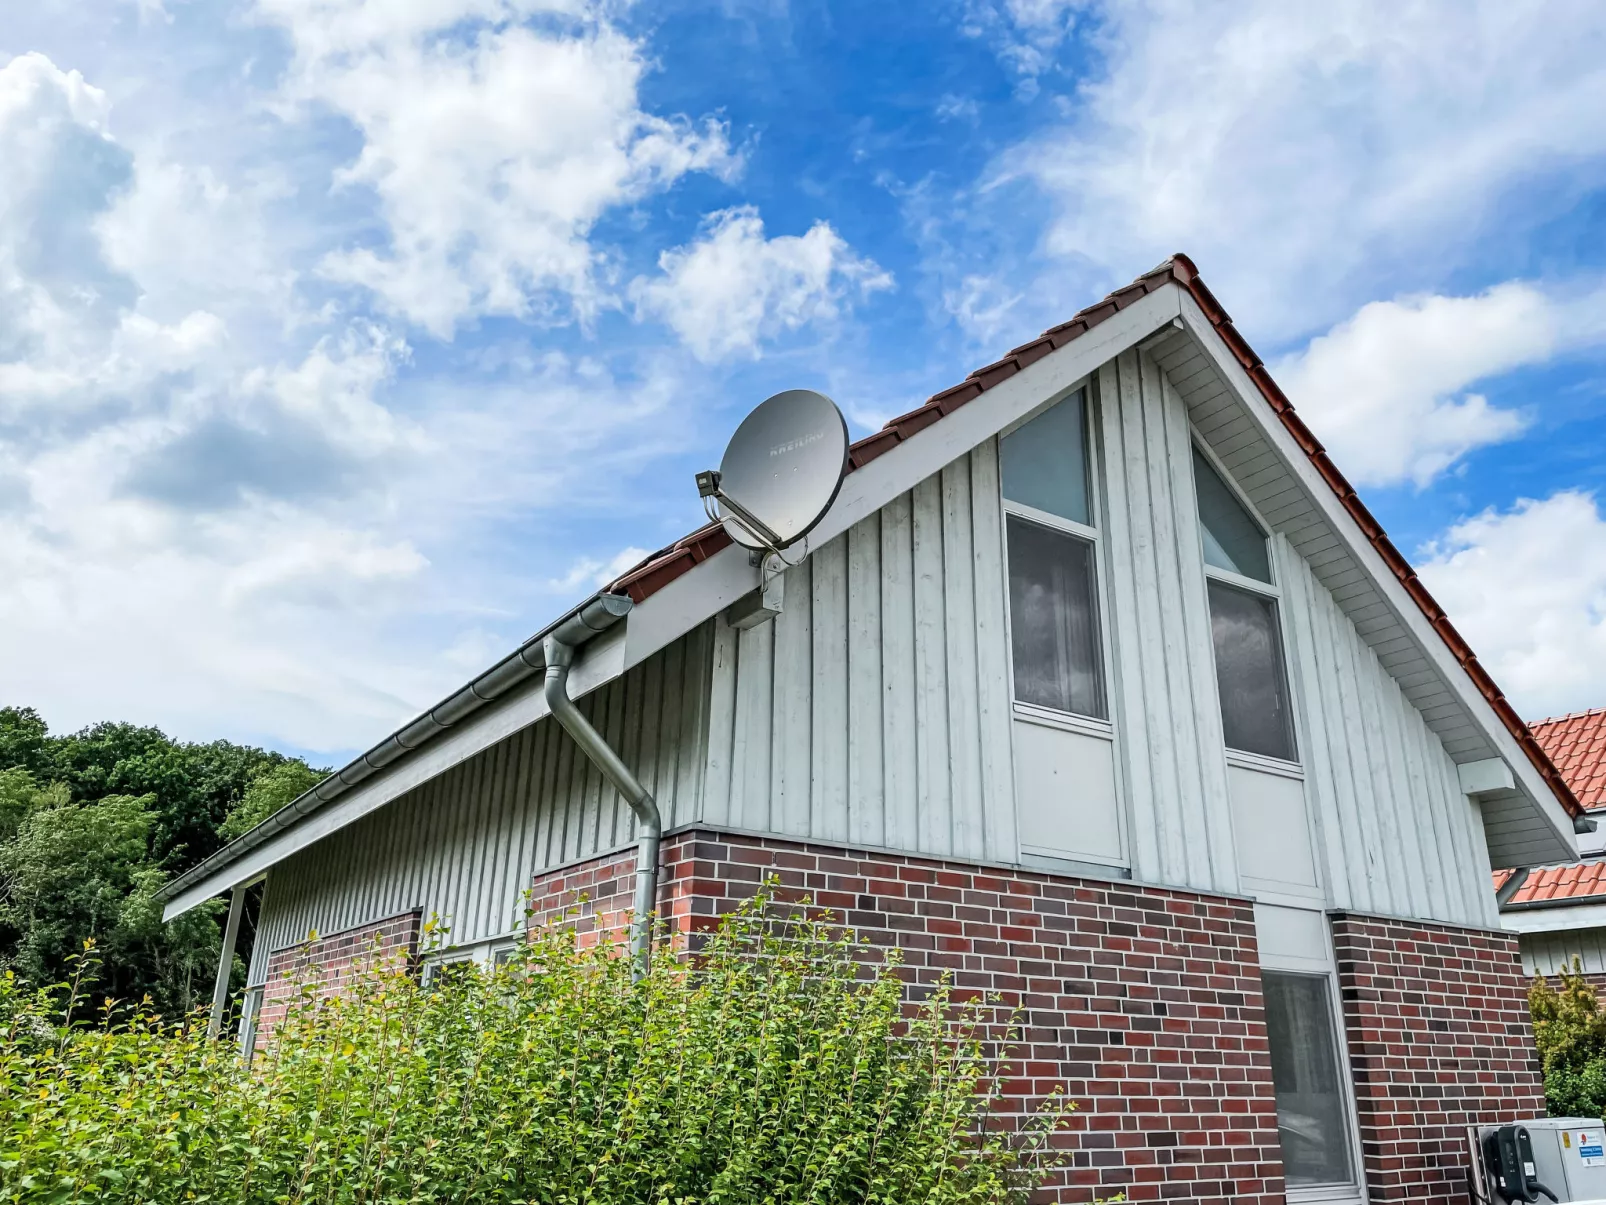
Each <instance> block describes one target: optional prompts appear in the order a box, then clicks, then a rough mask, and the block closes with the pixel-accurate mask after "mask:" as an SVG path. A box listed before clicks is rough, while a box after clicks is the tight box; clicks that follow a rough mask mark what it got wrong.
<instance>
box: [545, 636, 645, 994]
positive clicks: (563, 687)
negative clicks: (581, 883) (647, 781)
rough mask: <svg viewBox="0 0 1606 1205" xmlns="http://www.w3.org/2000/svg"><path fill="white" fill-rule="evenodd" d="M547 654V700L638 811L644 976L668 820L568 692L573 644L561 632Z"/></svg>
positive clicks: (634, 938)
mask: <svg viewBox="0 0 1606 1205" xmlns="http://www.w3.org/2000/svg"><path fill="white" fill-rule="evenodd" d="M543 649H544V651H545V654H546V686H545V693H546V704H547V707H548V708H549V709H550V710H551V712H552V718H553V719H555V720H557V722H558V723H559V724H561V725H562V726H563V730H564V731H565V732H567V733H568V734H569V735H570V736H571V737H572V738H573V739H574V743H575V744H576V745H579V746H580V751H581V752H582V753H584V754H585V755H586V757H587V758H589V759H590V761H591V764H592V765H594V766H596V767H597V769H598V770H600V771H602V773H603V775H604V776H605V777H606V778H607V779H608V781H609V782H611V783H613V785H614V786H615V787H616V788H617V789H618V791H619V794H621V795H623V796H624V797H625V802H627V803H628V804H629V805H630V810H631V811H633V812H634V813H635V814H636V821H637V823H638V825H639V826H640V837H639V843H638V845H637V848H636V900H635V912H634V915H633V916H632V917H631V923H630V959H631V962H632V964H633V966H632V971H631V973H632V974H633V975H634V976H635V977H636V978H637V979H640V978H641V977H642V976H643V975H645V974H646V973H647V969H648V967H649V966H650V965H651V960H652V913H653V908H654V907H655V906H656V904H657V900H658V841H659V838H660V837H662V836H663V820H662V819H661V818H660V816H659V815H658V804H657V803H656V802H654V800H653V797H652V795H651V794H650V793H649V792H648V791H647V788H646V787H644V786H642V785H641V782H640V780H639V779H637V778H636V776H635V775H634V774H632V773H631V772H630V769H629V767H628V766H626V765H625V763H624V762H623V761H621V760H620V758H619V755H618V754H617V753H615V752H614V750H613V746H611V745H609V744H608V742H607V741H605V740H603V738H602V734H601V733H599V732H598V731H597V730H596V729H595V728H593V727H592V726H591V721H589V720H587V719H586V718H585V716H583V715H581V714H580V709H579V708H577V707H576V706H575V705H574V700H573V699H571V698H569V667H570V665H571V664H573V662H574V645H572V644H569V643H567V642H566V641H565V640H563V638H562V636H561V634H560V633H558V632H554V633H552V634H551V635H549V636H547V637H546V639H545V641H544V642H543Z"/></svg>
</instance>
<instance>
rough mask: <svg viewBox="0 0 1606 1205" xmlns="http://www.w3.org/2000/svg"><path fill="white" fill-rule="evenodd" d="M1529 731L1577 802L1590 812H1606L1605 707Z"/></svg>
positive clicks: (1541, 722)
mask: <svg viewBox="0 0 1606 1205" xmlns="http://www.w3.org/2000/svg"><path fill="white" fill-rule="evenodd" d="M1529 727H1530V728H1531V729H1532V730H1533V734H1534V739H1535V740H1536V741H1538V742H1539V747H1540V748H1541V749H1543V750H1544V751H1545V753H1546V754H1547V755H1548V756H1549V758H1550V760H1551V762H1552V763H1553V764H1554V765H1555V767H1556V769H1557V770H1559V771H1560V772H1561V774H1562V777H1564V778H1565V779H1566V780H1567V785H1568V786H1569V787H1571V788H1572V791H1573V794H1574V795H1576V796H1577V797H1578V802H1579V803H1581V804H1583V805H1584V807H1586V808H1589V809H1591V810H1593V809H1595V808H1606V707H1597V708H1595V709H1594V710H1592V711H1575V712H1573V713H1572V714H1571V715H1563V716H1556V717H1554V718H1553V719H1548V720H1539V721H1538V722H1537V723H1534V724H1530V725H1529Z"/></svg>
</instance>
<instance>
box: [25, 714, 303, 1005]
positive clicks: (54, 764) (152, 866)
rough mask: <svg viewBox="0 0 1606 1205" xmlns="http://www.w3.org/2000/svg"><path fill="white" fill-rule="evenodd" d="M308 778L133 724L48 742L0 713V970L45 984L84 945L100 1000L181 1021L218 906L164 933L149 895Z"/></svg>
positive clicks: (292, 762)
mask: <svg viewBox="0 0 1606 1205" xmlns="http://www.w3.org/2000/svg"><path fill="white" fill-rule="evenodd" d="M320 777H321V775H320V774H319V772H317V771H315V770H312V769H310V768H309V767H308V766H307V765H306V763H305V762H302V761H300V760H299V759H296V758H289V757H286V756H284V755H283V754H279V753H271V752H268V751H265V750H263V749H258V748H254V747H251V746H248V745H236V744H232V743H231V742H228V741H212V742H208V743H204V744H195V743H187V742H182V741H174V740H172V739H171V738H169V737H168V736H167V735H166V734H165V733H163V732H162V731H161V730H160V729H158V728H152V727H141V726H139V725H135V724H114V723H104V724H94V725H91V726H90V727H88V728H85V729H83V730H81V731H79V732H75V733H72V734H70V735H67V736H52V735H51V734H50V731H49V729H48V728H47V727H46V725H45V722H44V720H43V719H42V718H41V717H40V716H39V713H38V712H36V711H35V710H33V709H32V708H28V707H5V708H0V968H3V967H10V968H12V969H14V970H15V971H16V972H17V973H18V974H19V975H20V976H22V977H23V978H24V979H26V980H27V981H29V982H31V983H34V984H46V983H50V982H54V981H55V980H56V979H58V978H59V977H60V976H61V975H62V974H63V973H64V972H65V969H66V967H67V965H68V960H69V959H70V958H71V957H72V956H73V955H74V954H75V953H76V952H77V951H78V950H79V949H81V948H82V943H83V941H84V940H85V939H86V938H92V939H94V940H95V941H96V942H97V943H98V946H99V949H100V956H101V958H102V959H103V962H104V977H105V983H104V985H103V986H104V987H105V988H106V989H107V990H109V991H111V992H112V993H113V994H115V995H118V996H120V997H124V998H132V999H139V998H141V997H143V996H145V995H147V994H149V995H150V996H151V998H152V1000H153V1002H154V1003H155V1006H156V1007H158V1008H159V1009H160V1010H162V1011H163V1012H164V1013H166V1014H167V1015H169V1016H172V1015H177V1014H178V1013H181V1012H183V1011H185V1010H187V1009H189V1008H190V1007H192V1006H193V1005H194V1004H195V1003H196V1002H197V1001H198V1000H200V999H203V998H204V996H205V994H206V991H207V989H208V988H209V986H210V983H211V978H212V975H213V973H214V971H215V969H216V959H217V951H218V948H219V945H220V942H221V933H220V922H219V919H218V918H219V915H220V914H221V912H222V911H223V907H222V905H221V904H220V903H214V904H212V905H209V906H208V907H205V908H201V909H198V910H196V911H195V912H192V913H189V914H186V915H185V916H183V917H180V918H179V919H178V920H176V921H174V922H172V923H171V924H164V923H163V922H162V920H161V905H160V900H159V899H158V895H159V893H160V891H161V888H162V886H163V885H164V884H165V883H166V882H167V881H168V879H169V878H170V877H171V876H172V875H174V874H177V873H180V872H182V871H183V870H185V869H187V868H188V867H189V866H192V865H194V864H195V863H196V862H198V861H199V860H201V859H202V858H204V857H206V856H207V855H208V854H210V853H212V852H213V851H215V850H216V849H218V848H219V847H220V846H221V845H222V844H223V843H224V842H225V841H227V840H230V839H232V838H233V837H234V836H237V835H238V834H239V833H240V832H243V831H245V829H246V828H249V827H250V822H248V821H250V819H251V818H252V817H256V818H261V817H262V816H265V815H266V814H268V813H269V812H271V811H273V810H274V809H275V808H277V807H280V806H282V805H283V804H284V803H286V802H288V801H289V800H290V799H293V798H294V797H295V796H296V795H299V794H300V793H301V791H302V790H304V789H306V787H307V786H310V785H312V783H314V782H316V781H317V780H318V779H319V778H320ZM230 817H233V818H234V819H233V822H232V823H230ZM243 936H244V938H245V941H244V943H243V944H242V946H241V953H242V954H243V953H246V952H247V951H248V950H249V940H250V936H251V933H250V929H249V927H247V929H246V931H245V933H244V935H243ZM242 965H243V964H240V963H238V962H237V964H236V978H238V977H239V975H241V974H243V970H241V969H240V968H241V966H242Z"/></svg>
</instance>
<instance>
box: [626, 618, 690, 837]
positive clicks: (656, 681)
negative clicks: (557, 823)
mask: <svg viewBox="0 0 1606 1205" xmlns="http://www.w3.org/2000/svg"><path fill="white" fill-rule="evenodd" d="M685 659H686V642H685V641H679V640H677V641H676V642H675V643H674V644H672V645H670V646H669V647H668V648H667V649H665V650H664V651H663V652H662V653H660V654H659V655H658V656H656V657H651V658H649V659H648V660H647V662H646V664H644V665H643V666H642V667H641V670H642V673H641V699H642V704H641V716H640V719H639V720H638V721H637V730H638V731H639V733H640V736H639V737H638V740H639V741H640V746H639V747H640V749H641V752H640V755H639V756H640V758H641V761H640V765H641V768H642V769H643V770H645V771H647V777H646V778H643V779H642V782H643V784H645V785H646V787H647V790H649V791H650V792H652V797H653V799H654V800H655V801H656V802H657V804H658V813H659V816H660V818H661V819H662V820H663V823H664V827H665V828H673V827H674V826H675V825H676V824H677V823H678V820H677V819H676V807H677V805H678V804H679V803H680V798H679V794H678V792H677V791H676V790H675V786H676V783H675V755H674V748H675V742H676V739H677V738H678V737H679V735H680V716H681V699H680V694H679V690H678V689H677V688H678V686H679V684H680V681H681V679H682V678H683V677H684V675H685V672H686V667H685ZM624 812H625V817H624V820H625V832H624V836H625V837H626V838H628V839H630V840H634V839H635V836H636V816H635V813H634V812H632V811H631V810H630V806H629V804H625V805H624Z"/></svg>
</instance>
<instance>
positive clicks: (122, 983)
mask: <svg viewBox="0 0 1606 1205" xmlns="http://www.w3.org/2000/svg"><path fill="white" fill-rule="evenodd" d="M63 794H64V793H63V792H61V791H60V790H59V789H57V790H55V791H49V790H47V791H43V792H38V793H37V794H36V797H35V800H34V802H33V806H32V807H31V808H30V809H29V811H28V812H27V814H26V815H25V816H23V818H22V820H21V822H20V824H19V825H18V827H17V831H16V833H15V835H14V836H13V838H12V839H11V840H10V841H7V842H5V843H4V844H3V845H0V934H3V935H4V939H5V945H6V947H7V948H8V950H9V958H8V960H7V961H8V962H9V963H10V965H11V966H12V967H13V968H14V969H15V970H16V971H17V972H18V973H19V974H20V975H22V976H23V977H24V978H25V979H27V980H29V981H30V982H33V983H36V984H45V983H54V982H57V981H58V980H61V979H63V978H65V977H66V976H67V975H68V974H69V973H70V971H71V962H70V958H71V956H72V955H73V954H75V953H76V952H78V951H80V950H82V949H83V948H84V943H85V942H86V941H91V942H93V943H94V944H95V945H96V946H97V947H98V948H99V949H100V951H101V952H102V956H103V958H104V959H105V968H104V976H105V977H104V982H103V985H102V986H103V987H104V989H105V990H106V991H107V992H108V993H109V994H111V995H113V996H117V997H121V998H125V999H126V998H129V997H132V998H134V999H140V998H142V997H144V996H145V995H147V994H148V995H150V996H151V997H152V1000H153V1003H154V1004H155V1005H156V1007H158V1008H160V1009H162V1010H163V1011H166V1012H168V1013H170V1014H181V1013H184V1012H187V1011H189V1010H190V1009H191V1008H193V1007H195V1004H196V1002H197V995H198V982H199V983H204V982H205V979H206V975H207V972H208V970H209V968H213V967H215V966H216V965H217V954H218V948H219V945H220V940H219V936H218V931H217V922H216V919H215V917H214V916H213V915H210V914H208V913H209V912H210V911H214V910H215V909H216V907H217V906H216V905H214V906H213V910H203V915H202V917H201V918H200V919H199V920H196V921H189V920H188V918H187V917H186V918H185V922H187V923H180V924H178V925H175V926H166V925H164V924H163V923H162V910H161V904H160V902H159V900H158V898H157V897H158V893H159V892H160V891H161V888H162V886H163V884H164V883H165V882H166V880H167V875H166V873H165V872H163V871H162V870H161V869H160V868H159V867H157V866H155V865H153V864H152V862H151V860H150V857H149V841H150V832H151V828H152V826H153V824H154V823H155V816H154V812H153V805H154V803H155V800H154V798H153V797H152V796H149V795H145V796H140V797H135V796H130V795H110V796H107V797H106V798H104V799H101V800H99V801H98V802H95V803H72V802H68V801H66V800H65V799H64V798H63Z"/></svg>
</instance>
